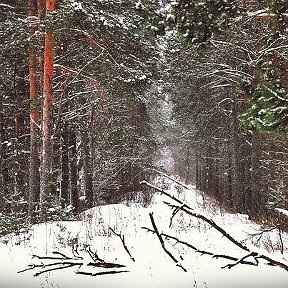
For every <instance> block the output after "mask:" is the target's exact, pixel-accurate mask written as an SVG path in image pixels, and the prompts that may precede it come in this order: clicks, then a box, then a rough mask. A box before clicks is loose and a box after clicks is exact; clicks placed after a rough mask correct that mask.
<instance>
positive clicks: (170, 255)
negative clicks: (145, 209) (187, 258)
mask: <svg viewBox="0 0 288 288" xmlns="http://www.w3.org/2000/svg"><path fill="white" fill-rule="evenodd" d="M149 217H150V220H151V223H152V226H153V229H154V231H153V232H154V233H155V234H156V235H157V237H158V239H159V241H160V244H161V246H162V249H163V250H164V251H165V252H166V253H167V255H168V256H169V257H170V258H171V259H172V260H173V261H174V262H175V263H176V266H179V267H180V268H181V269H183V271H185V272H187V270H186V269H185V268H184V267H183V266H182V265H181V264H180V263H179V261H178V260H177V259H176V258H175V257H174V256H173V254H172V253H171V252H170V251H169V250H168V249H167V248H166V247H165V242H164V240H163V238H162V235H161V234H160V233H159V231H158V228H157V226H156V223H155V220H154V217H153V213H149Z"/></svg>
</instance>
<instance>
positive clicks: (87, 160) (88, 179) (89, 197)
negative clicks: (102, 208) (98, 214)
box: [81, 132, 93, 208]
mask: <svg viewBox="0 0 288 288" xmlns="http://www.w3.org/2000/svg"><path fill="white" fill-rule="evenodd" d="M88 137H89V136H88V133H87V132H84V133H83V134H82V141H81V142H82V151H83V177H84V189H85V200H86V205H87V207H88V208H91V207H92V206H93V191H92V169H91V166H92V163H91V162H92V159H91V155H90V149H89V146H90V145H89V138H88Z"/></svg>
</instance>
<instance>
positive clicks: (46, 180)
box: [40, 0, 56, 204]
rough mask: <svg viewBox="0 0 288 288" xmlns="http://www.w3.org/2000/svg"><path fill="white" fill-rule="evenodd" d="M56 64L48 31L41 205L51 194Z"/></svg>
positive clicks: (49, 7)
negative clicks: (54, 69)
mask: <svg viewBox="0 0 288 288" xmlns="http://www.w3.org/2000/svg"><path fill="white" fill-rule="evenodd" d="M55 2H56V1H55V0H46V13H47V14H48V15H49V14H50V13H51V12H53V11H54V10H55ZM53 62H54V33H53V31H52V30H51V28H50V27H49V28H48V29H46V35H45V48H44V81H43V82H44V87H43V88H44V95H43V96H44V97H43V98H44V102H43V122H42V133H43V136H42V137H43V147H42V171H41V193H40V203H41V204H43V203H44V202H45V201H46V200H47V198H48V196H49V194H50V193H51V191H50V190H51V183H50V178H51V169H52V157H51V155H52V137H51V136H52V125H53V64H54V63H53Z"/></svg>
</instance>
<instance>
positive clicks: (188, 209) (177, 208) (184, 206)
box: [140, 181, 288, 271]
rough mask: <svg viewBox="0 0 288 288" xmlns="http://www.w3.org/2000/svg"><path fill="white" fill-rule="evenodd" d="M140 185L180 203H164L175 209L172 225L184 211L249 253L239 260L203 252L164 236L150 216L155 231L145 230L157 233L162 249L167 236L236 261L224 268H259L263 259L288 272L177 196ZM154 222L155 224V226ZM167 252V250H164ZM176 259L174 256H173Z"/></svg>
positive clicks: (148, 184)
mask: <svg viewBox="0 0 288 288" xmlns="http://www.w3.org/2000/svg"><path fill="white" fill-rule="evenodd" d="M140 184H144V185H147V186H149V187H150V188H153V189H155V190H157V191H158V192H160V193H161V194H164V195H166V196H167V197H169V198H170V199H172V200H174V201H175V202H176V203H178V205H175V204H170V203H168V202H164V203H165V204H167V205H168V206H169V207H170V208H172V209H173V212H172V216H171V219H170V224H171V223H172V219H173V218H174V217H175V216H176V214H177V213H178V212H179V211H182V212H184V213H186V214H188V215H190V216H192V217H196V218H198V219H201V220H203V221H204V222H206V223H208V224H209V225H210V226H211V227H213V228H214V229H216V230H217V231H218V232H220V233H221V234H222V235H223V236H224V237H225V238H227V239H228V240H229V241H230V242H232V243H233V244H234V245H236V246H238V247H239V248H240V249H242V250H244V251H246V252H248V254H247V255H245V256H244V257H242V258H240V259H238V258H235V257H230V256H226V255H214V254H213V253H211V252H207V251H201V250H199V249H197V248H196V247H194V246H193V245H191V244H188V243H186V242H183V241H181V240H179V239H177V238H176V237H172V236H169V235H167V234H163V233H161V234H160V233H159V231H158V228H157V227H156V225H155V222H154V221H152V219H153V215H152V219H151V216H150V219H151V222H152V226H153V229H154V230H151V229H149V228H146V227H143V228H144V229H146V230H148V231H150V232H152V233H155V234H156V235H157V237H158V238H159V240H160V239H161V241H162V242H161V241H160V242H161V246H162V248H163V249H164V247H165V244H164V240H163V236H165V237H166V238H171V239H174V240H176V241H177V242H178V243H181V244H185V245H186V246H188V247H190V248H192V249H194V250H195V251H196V252H199V253H200V251H201V252H202V254H207V255H211V256H213V257H214V258H226V259H230V260H233V261H235V262H234V263H231V264H227V265H225V266H224V267H222V268H229V269H230V268H232V267H234V266H236V265H238V264H249V265H255V266H258V264H259V259H263V260H265V261H267V264H268V265H271V266H278V267H281V268H282V269H284V270H286V271H288V264H286V263H284V262H280V261H278V260H275V259H272V258H271V257H269V256H267V255H264V254H260V253H258V252H256V251H252V250H251V249H250V248H248V247H247V246H246V245H244V244H243V243H241V242H239V241H237V240H236V239H235V238H234V237H233V236H231V235H230V234H229V233H228V232H227V231H225V229H223V228H222V227H220V226H219V225H217V224H216V223H215V222H214V221H213V220H212V219H209V218H207V217H206V216H204V215H202V214H199V213H195V212H194V211H193V209H192V208H191V207H189V206H188V205H187V204H186V203H184V202H183V201H181V200H179V199H178V198H176V197H175V196H173V195H170V194H169V193H167V192H166V191H164V190H163V189H160V188H158V187H157V186H154V185H153V184H150V183H149V182H147V181H142V182H140ZM153 222H154V224H153ZM162 243H163V244H162ZM164 250H165V249H164ZM165 252H166V253H167V251H166V250H165ZM173 257H174V256H173ZM247 258H253V259H254V261H253V262H251V261H247V260H245V259H247Z"/></svg>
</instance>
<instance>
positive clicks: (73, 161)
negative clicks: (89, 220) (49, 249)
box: [69, 130, 79, 214]
mask: <svg viewBox="0 0 288 288" xmlns="http://www.w3.org/2000/svg"><path fill="white" fill-rule="evenodd" d="M69 163H70V186H71V197H70V199H71V205H72V206H73V207H74V209H75V210H74V211H75V213H76V214H77V213H78V206H79V197H78V188H77V179H78V178H77V150H76V133H75V132H74V131H71V130H70V131H69Z"/></svg>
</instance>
